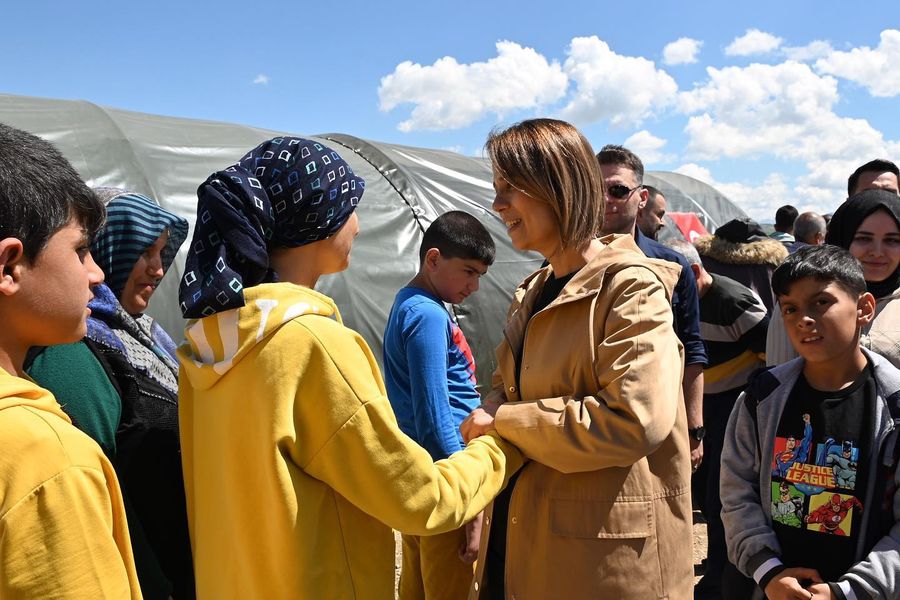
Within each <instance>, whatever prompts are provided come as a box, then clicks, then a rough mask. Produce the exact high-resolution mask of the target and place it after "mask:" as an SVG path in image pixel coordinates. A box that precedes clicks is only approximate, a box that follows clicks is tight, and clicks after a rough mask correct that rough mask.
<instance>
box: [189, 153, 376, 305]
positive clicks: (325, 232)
mask: <svg viewBox="0 0 900 600" xmlns="http://www.w3.org/2000/svg"><path fill="white" fill-rule="evenodd" d="M364 188H365V181H363V179H361V178H360V177H357V176H356V175H354V173H353V170H352V169H351V168H350V165H348V164H347V163H346V162H345V161H344V159H342V158H341V157H340V155H338V153H337V152H335V151H334V150H332V149H331V148H328V147H327V146H324V145H322V144H319V143H317V142H313V141H310V140H305V139H301V138H293V137H278V138H274V139H271V140H269V141H266V142H263V143H262V144H260V145H259V146H257V147H256V148H254V149H253V150H251V151H250V152H249V153H248V154H247V155H246V156H245V157H244V158H242V159H241V160H240V161H239V162H238V163H237V164H235V165H232V166H230V167H228V168H227V169H225V170H224V171H218V172H216V173H213V174H212V175H210V176H209V178H208V179H207V180H206V181H205V182H204V183H203V184H202V185H201V186H200V187H199V188H198V189H197V197H198V202H197V224H196V226H195V229H194V239H193V240H192V242H191V247H190V249H189V250H188V255H187V260H186V263H185V269H184V270H185V274H184V278H183V279H182V280H181V285H180V287H179V290H178V297H179V300H180V301H181V312H182V314H183V315H184V316H185V318H200V317H206V316H209V315H212V314H215V313H217V312H221V311H225V310H230V309H233V308H239V307H241V306H244V293H243V289H244V288H245V287H252V286H254V285H258V284H260V283H266V282H272V281H276V280H277V274H276V273H274V272H273V271H272V270H271V269H270V268H269V250H270V249H276V248H294V247H297V246H303V245H305V244H309V243H311V242H315V241H317V240H324V239H327V238H329V237H331V236H333V235H334V234H335V233H337V232H338V230H340V228H341V227H343V226H344V223H346V222H347V219H349V218H350V215H351V214H352V213H353V211H354V210H355V209H356V205H357V204H358V203H359V199H360V198H361V197H362V194H363V190H364Z"/></svg>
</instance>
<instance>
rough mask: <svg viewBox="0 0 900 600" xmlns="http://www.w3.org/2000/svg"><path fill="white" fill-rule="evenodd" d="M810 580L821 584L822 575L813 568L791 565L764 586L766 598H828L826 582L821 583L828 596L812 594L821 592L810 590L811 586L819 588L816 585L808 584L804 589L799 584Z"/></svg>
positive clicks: (778, 599)
mask: <svg viewBox="0 0 900 600" xmlns="http://www.w3.org/2000/svg"><path fill="white" fill-rule="evenodd" d="M804 580H812V582H813V583H816V584H822V577H820V576H819V572H818V571H816V570H815V569H806V568H803V567H792V568H789V569H785V570H784V571H782V572H781V573H779V574H778V575H776V576H775V577H774V578H773V579H772V581H770V582H769V585H767V586H766V590H765V591H766V598H768V599H769V600H811V599H812V598H819V597H822V598H830V597H831V592H830V590H829V589H828V584H822V585H824V587H825V590H826V592H827V593H828V594H829V595H828V596H818V595H814V594H816V593H821V592H813V591H810V590H812V589H813V588H819V587H820V586H818V585H813V586H810V588H809V589H805V588H804V587H803V586H801V585H800V582H801V581H804Z"/></svg>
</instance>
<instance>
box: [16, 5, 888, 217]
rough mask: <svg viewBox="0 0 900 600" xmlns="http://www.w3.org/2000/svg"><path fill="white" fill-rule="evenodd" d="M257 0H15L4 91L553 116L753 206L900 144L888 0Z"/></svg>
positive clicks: (445, 128) (341, 127)
mask: <svg viewBox="0 0 900 600" xmlns="http://www.w3.org/2000/svg"><path fill="white" fill-rule="evenodd" d="M248 6H249V3H237V2H231V1H223V2H216V3H199V2H197V3H187V2H179V3H175V2H168V1H160V2H154V3H141V4H138V3H122V2H116V3H114V2H89V1H86V2H82V3H57V2H47V1H41V0H38V1H32V2H27V3H15V4H10V5H7V6H5V7H4V9H3V23H4V28H3V29H4V35H3V36H0V55H2V56H3V57H4V59H3V61H0V93H8V94H21V95H31V96H41V97H51V98H71V99H81V100H88V101H91V102H95V103H97V104H102V105H106V106H112V107H116V108H123V109H128V110H136V111H141V112H148V113H155V114H164V115H173V116H183V117H191V118H202V119H212V120H222V121H231V122H240V123H246V124H250V125H255V126H260V127H266V128H271V129H275V130H282V131H287V132H291V133H298V134H316V133H325V132H340V133H348V134H351V135H356V136H358V137H362V138H367V139H371V140H378V141H386V142H394V143H401V144H408V145H412V146H426V147H435V148H448V149H454V150H456V151H460V152H463V153H466V154H476V153H480V148H481V146H482V144H483V142H484V139H485V136H486V134H487V132H488V131H490V129H491V128H493V127H496V126H503V125H504V124H509V123H511V122H514V121H517V120H519V119H523V118H529V117H533V116H557V117H561V118H566V119H568V120H571V121H572V122H573V123H575V124H576V125H577V126H578V127H580V128H581V129H582V131H584V133H585V134H586V135H587V136H588V138H589V139H590V140H591V143H592V144H593V145H594V146H595V147H596V148H597V149H599V147H600V146H602V145H603V144H605V143H610V142H612V143H623V142H627V143H628V145H629V146H631V147H632V148H633V149H635V150H637V151H638V152H639V154H641V155H642V157H643V158H644V159H645V162H646V163H647V167H648V168H649V169H663V170H677V171H680V172H684V173H686V174H689V175H693V176H696V177H698V178H700V179H704V180H706V181H708V182H710V183H713V184H714V185H716V186H717V187H719V188H720V189H721V190H722V191H724V192H725V193H726V194H728V195H729V196H730V197H732V198H733V199H734V200H735V201H737V202H738V203H739V204H741V205H742V206H743V207H744V208H745V210H747V211H748V212H750V213H751V214H752V215H753V216H755V217H757V218H759V219H761V220H771V218H772V215H773V214H774V209H775V207H777V206H779V205H780V204H783V203H791V204H794V205H795V206H798V207H799V208H801V209H803V208H809V209H816V210H820V211H830V210H833V209H834V207H835V206H836V205H837V204H838V203H839V202H840V201H841V200H842V199H843V196H844V195H845V194H844V192H843V186H844V182H845V181H846V177H847V175H848V174H849V172H850V171H851V170H852V169H853V168H854V167H855V166H856V165H858V164H860V163H861V162H864V161H866V160H868V159H870V158H873V157H875V156H886V157H889V158H893V159H895V160H896V159H900V119H897V118H896V116H897V114H898V108H900V102H898V96H900V68H898V67H900V29H898V26H897V25H895V23H896V18H895V17H894V15H895V14H896V7H895V6H894V5H893V4H892V3H889V2H870V3H866V5H865V6H866V10H865V11H864V12H860V11H857V12H854V11H853V10H852V9H851V7H850V5H848V4H846V3H843V2H834V1H820V2H805V1H797V2H784V1H783V0H782V1H781V2H768V1H761V2H751V3H740V4H738V3H724V2H705V1H704V2H674V1H673V2H654V1H646V0H645V1H643V2H631V3H618V4H614V3H608V2H567V1H564V0H561V1H555V2H546V3H534V4H528V3H522V2H510V1H505V0H504V1H499V2H477V3H476V2H469V1H454V2H447V3H438V2H421V1H419V2H387V3H377V2H371V1H370V2H356V1H352V2H346V3H343V4H338V3H334V2H302V3H282V5H280V6H278V7H275V6H268V5H265V4H260V5H259V6H257V7H254V8H253V9H249V10H248V8H247V7H248ZM679 40H681V41H679ZM676 42H677V43H676ZM673 43H675V44H674V45H670V44H673Z"/></svg>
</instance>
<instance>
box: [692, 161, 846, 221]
mask: <svg viewBox="0 0 900 600" xmlns="http://www.w3.org/2000/svg"><path fill="white" fill-rule="evenodd" d="M675 172H676V173H681V174H682V175H687V176H688V177H693V178H694V179H699V180H700V181H702V182H703V183H706V184H709V185H711V186H713V187H714V188H716V189H717V190H719V191H720V192H721V193H723V194H725V196H726V197H727V198H728V199H729V200H731V201H732V202H734V203H735V204H736V205H738V206H739V207H740V208H741V210H743V211H744V212H745V213H747V214H748V215H749V216H750V217H751V218H753V219H755V220H756V221H758V222H762V223H771V222H773V221H774V220H775V211H776V210H778V207H779V206H782V205H784V204H793V205H794V206H796V207H797V208H799V209H800V210H801V211H806V210H816V211H819V212H822V209H821V207H820V205H819V204H817V203H816V202H812V203H810V202H806V203H803V202H800V201H799V200H798V198H797V195H796V190H791V188H790V186H789V184H788V182H787V181H786V179H785V177H784V175H782V174H780V173H772V174H770V175H769V176H768V177H766V178H765V180H763V182H762V183H760V184H752V183H746V182H738V181H732V182H725V181H717V180H716V179H715V178H714V177H713V175H712V173H711V172H710V170H709V169H707V168H706V167H703V166H700V165H698V164H696V163H686V164H683V165H681V166H680V167H678V168H677V169H675ZM822 205H823V206H828V204H827V203H826V204H822ZM831 210H833V209H831Z"/></svg>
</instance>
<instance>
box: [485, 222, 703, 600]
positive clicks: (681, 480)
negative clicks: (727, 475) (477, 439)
mask: <svg viewBox="0 0 900 600" xmlns="http://www.w3.org/2000/svg"><path fill="white" fill-rule="evenodd" d="M602 241H603V242H604V243H605V244H606V247H605V248H604V249H603V250H602V251H601V252H600V253H599V254H598V255H597V256H596V257H595V258H594V259H593V260H592V261H591V262H590V263H588V264H587V265H586V266H585V267H584V268H582V269H581V270H580V271H579V272H578V273H577V274H576V275H575V276H574V277H573V278H572V280H571V281H569V283H568V284H567V285H566V286H565V288H564V289H563V290H562V292H561V293H560V295H559V297H557V298H556V299H555V300H554V301H553V302H552V303H551V304H550V305H549V306H547V308H545V309H544V310H542V311H540V312H539V313H537V314H536V315H534V316H533V317H531V319H530V322H529V317H530V316H531V312H532V307H533V306H534V303H535V301H536V299H537V297H538V296H539V295H540V290H541V287H542V285H543V283H544V281H545V280H546V278H547V276H548V275H549V274H550V267H547V268H545V269H542V270H540V271H538V272H536V273H535V274H533V275H532V276H530V277H529V278H528V279H526V280H525V281H524V282H523V283H522V284H521V285H520V286H519V288H518V290H517V291H516V294H515V299H514V301H513V304H512V306H511V308H510V313H509V317H508V321H507V324H506V327H505V330H504V336H505V339H504V341H503V342H501V344H500V345H499V346H498V348H497V359H498V368H497V370H496V372H495V373H494V377H493V389H492V391H491V392H490V393H489V394H488V396H487V397H486V399H485V401H486V402H495V403H499V404H501V406H500V408H499V409H498V411H497V415H496V428H497V431H498V432H499V433H500V435H501V436H502V437H504V438H505V439H507V440H509V441H511V442H512V443H514V444H516V445H517V446H519V448H521V449H522V452H523V453H524V454H525V455H526V456H527V457H528V458H529V459H531V461H532V462H530V463H528V464H526V466H525V467H524V469H523V470H522V473H521V475H520V477H519V480H518V482H517V483H516V486H515V489H514V492H513V495H512V500H511V502H510V509H509V521H508V523H507V527H508V530H507V554H506V597H507V598H511V599H516V600H531V599H534V600H538V599H540V600H546V599H548V598H566V599H567V600H576V599H579V598H603V599H610V600H623V599H634V600H650V599H658V598H676V599H679V600H681V599H688V598H691V597H692V588H693V560H692V552H691V543H692V529H691V502H690V493H689V488H690V475H691V467H690V448H689V443H688V436H687V424H686V418H685V411H684V403H683V400H682V393H681V377H682V367H683V365H682V362H683V359H682V353H681V346H680V344H679V342H678V339H677V338H676V336H675V332H674V331H673V329H672V311H671V306H670V299H671V293H672V289H673V288H674V285H675V282H676V280H677V278H678V274H679V267H678V266H677V265H674V264H672V263H668V262H664V261H659V260H654V259H649V258H646V257H645V256H644V255H643V254H642V253H641V252H640V249H639V248H638V247H637V245H636V244H635V243H634V240H633V239H632V238H631V237H630V236H623V235H615V236H607V237H604V238H602ZM526 325H527V328H526ZM520 349H521V352H520ZM518 356H521V363H522V364H521V370H520V375H519V380H518V381H516V359H517V357H518ZM490 525H491V515H490V509H489V510H488V512H487V513H486V518H485V526H484V528H483V532H482V539H481V550H480V555H479V558H478V569H477V571H476V576H475V580H474V582H473V585H472V589H471V592H470V596H469V597H470V600H475V599H477V598H479V596H480V595H481V593H482V592H485V589H484V585H485V584H487V585H490V582H485V581H483V576H484V561H485V552H486V550H487V546H488V539H489V536H490V529H491V527H490Z"/></svg>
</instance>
